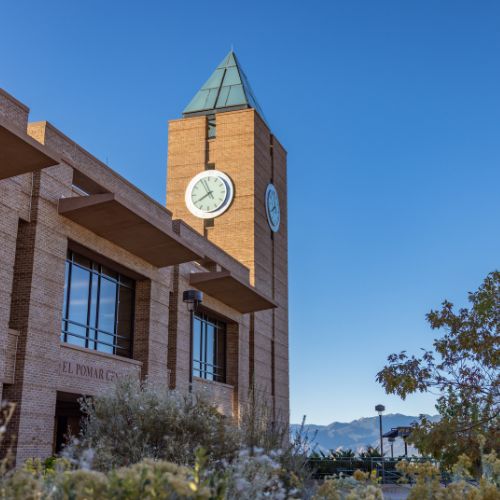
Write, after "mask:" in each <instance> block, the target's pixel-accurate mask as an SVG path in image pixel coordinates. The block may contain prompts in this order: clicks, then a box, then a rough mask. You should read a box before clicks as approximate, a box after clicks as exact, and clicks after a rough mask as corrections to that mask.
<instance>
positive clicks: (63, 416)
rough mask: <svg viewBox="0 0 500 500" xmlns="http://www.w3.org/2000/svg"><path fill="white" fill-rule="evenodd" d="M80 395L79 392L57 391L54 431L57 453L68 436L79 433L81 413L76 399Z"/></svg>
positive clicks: (55, 450)
mask: <svg viewBox="0 0 500 500" xmlns="http://www.w3.org/2000/svg"><path fill="white" fill-rule="evenodd" d="M81 397H82V396H81V394H70V393H67V392H58V393H57V402H56V421H55V432H54V452H55V453H59V452H60V451H61V450H62V449H63V447H64V445H65V444H66V443H67V441H68V437H69V436H77V435H78V434H79V433H80V421H81V419H82V416H83V414H82V412H81V410H80V403H79V402H78V399H79V398H81Z"/></svg>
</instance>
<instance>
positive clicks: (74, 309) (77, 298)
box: [68, 266, 90, 325]
mask: <svg viewBox="0 0 500 500" xmlns="http://www.w3.org/2000/svg"><path fill="white" fill-rule="evenodd" d="M89 284H90V271H87V270H86V269H82V268H81V267H78V266H72V270H71V283H70V294H69V307H68V318H69V319H71V320H72V321H75V322H77V323H81V324H83V325H86V324H87V311H88V301H89Z"/></svg>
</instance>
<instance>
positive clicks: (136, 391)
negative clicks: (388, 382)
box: [63, 378, 240, 471]
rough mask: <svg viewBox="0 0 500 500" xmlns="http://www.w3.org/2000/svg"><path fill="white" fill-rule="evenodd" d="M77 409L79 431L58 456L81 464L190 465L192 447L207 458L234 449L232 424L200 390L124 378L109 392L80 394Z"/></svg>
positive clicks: (235, 436) (236, 442)
mask: <svg viewBox="0 0 500 500" xmlns="http://www.w3.org/2000/svg"><path fill="white" fill-rule="evenodd" d="M82 410H83V412H84V414H85V418H84V419H83V426H82V431H81V434H80V436H77V437H74V438H73V439H72V440H71V442H70V444H69V445H68V446H67V448H66V449H65V450H64V452H63V455H64V456H65V457H67V458H68V459H69V460H71V461H72V462H73V463H74V464H76V465H78V466H80V467H84V468H85V467H87V468H89V467H90V465H91V464H92V467H93V468H94V469H97V470H101V471H105V470H108V469H112V468H116V467H122V466H126V465H131V464H135V463H138V462H140V461H141V460H143V459H144V458H151V459H155V460H167V461H170V462H174V463H177V464H180V465H190V464H191V465H192V464H193V463H194V461H195V450H196V449H197V448H198V447H202V448H203V449H205V450H206V452H207V455H208V456H209V458H210V459H213V460H217V459H222V458H231V457H233V456H234V455H235V454H236V451H237V450H238V448H239V441H240V437H239V433H238V430H237V428H236V427H235V426H233V425H231V423H230V422H229V421H227V419H225V418H224V417H223V416H222V415H221V414H220V413H219V412H218V411H217V409H216V408H215V407H214V405H213V404H212V403H210V402H209V401H208V400H207V399H205V398H204V397H203V396H202V395H200V394H181V393H178V392H176V391H171V390H168V389H166V388H162V387H157V386H154V385H152V384H150V383H147V382H145V383H141V382H139V381H138V380H136V379H131V378H124V379H121V380H119V381H118V382H117V383H116V385H115V386H114V387H113V388H112V389H111V390H110V391H109V392H107V393H105V394H103V395H101V396H98V397H96V398H93V399H83V400H82ZM90 450H91V451H90Z"/></svg>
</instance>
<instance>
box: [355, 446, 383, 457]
mask: <svg viewBox="0 0 500 500" xmlns="http://www.w3.org/2000/svg"><path fill="white" fill-rule="evenodd" d="M359 458H382V455H381V454H380V450H379V449H378V448H374V447H373V446H371V445H369V444H367V445H366V450H363V451H362V452H360V454H359Z"/></svg>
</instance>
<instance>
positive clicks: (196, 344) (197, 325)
mask: <svg viewBox="0 0 500 500" xmlns="http://www.w3.org/2000/svg"><path fill="white" fill-rule="evenodd" d="M200 360H201V320H200V319H199V318H194V322H193V361H200ZM194 364H195V363H193V366H194Z"/></svg>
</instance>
